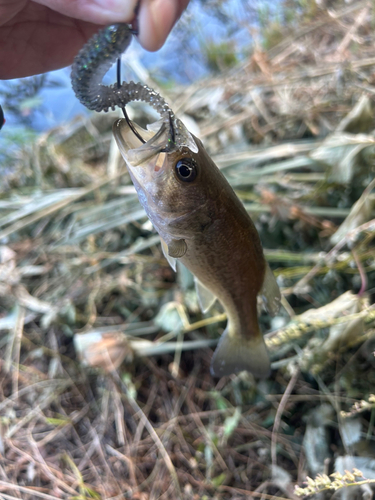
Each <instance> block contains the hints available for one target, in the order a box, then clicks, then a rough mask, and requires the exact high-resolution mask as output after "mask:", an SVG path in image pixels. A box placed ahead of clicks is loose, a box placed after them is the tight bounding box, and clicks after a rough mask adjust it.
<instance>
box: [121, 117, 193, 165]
mask: <svg viewBox="0 0 375 500" xmlns="http://www.w3.org/2000/svg"><path fill="white" fill-rule="evenodd" d="M113 135H114V137H115V139H116V142H117V146H118V148H119V150H120V152H121V154H122V156H123V158H124V160H125V161H126V163H127V164H128V166H129V167H138V166H140V165H143V164H146V163H147V162H148V161H149V160H150V159H151V158H153V157H156V156H158V155H160V154H161V153H165V154H166V155H167V154H169V153H174V152H176V151H179V150H181V149H182V148H183V147H187V148H189V149H190V151H191V152H192V153H197V152H198V146H197V144H196V142H195V139H194V137H193V136H192V135H191V134H190V132H189V131H188V130H187V128H186V127H185V125H184V124H183V123H182V122H181V120H179V119H177V118H175V117H172V115H171V114H170V113H168V114H167V115H164V116H163V117H162V118H161V119H160V120H158V121H156V122H154V123H151V124H149V125H148V126H147V130H146V129H143V128H142V127H140V126H139V125H137V124H136V123H135V122H133V121H131V120H129V119H119V120H117V121H116V122H115V123H114V124H113ZM161 156H163V157H164V156H165V155H161ZM157 163H160V161H158V162H157Z"/></svg>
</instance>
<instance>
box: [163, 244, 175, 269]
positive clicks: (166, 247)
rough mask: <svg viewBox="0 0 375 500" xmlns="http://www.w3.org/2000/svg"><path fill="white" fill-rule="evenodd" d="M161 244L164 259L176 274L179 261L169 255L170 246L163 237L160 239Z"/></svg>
mask: <svg viewBox="0 0 375 500" xmlns="http://www.w3.org/2000/svg"><path fill="white" fill-rule="evenodd" d="M160 242H161V249H162V250H163V254H164V257H165V258H166V259H167V261H168V263H169V265H170V266H171V268H172V269H173V271H174V272H176V266H177V261H176V259H175V258H174V257H171V256H170V255H169V253H168V245H167V244H166V242H165V241H164V240H163V238H162V237H160Z"/></svg>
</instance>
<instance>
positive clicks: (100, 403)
mask: <svg viewBox="0 0 375 500" xmlns="http://www.w3.org/2000/svg"><path fill="white" fill-rule="evenodd" d="M309 5H311V4H310V3H309ZM315 8H316V12H315V11H314V12H313V14H311V15H310V14H309V15H305V17H304V16H303V15H302V11H303V9H301V17H298V16H299V14H298V10H297V9H296V12H297V14H296V17H297V21H298V22H297V21H296V19H295V18H293V19H289V17H288V18H285V19H282V20H281V21H280V30H282V33H283V37H282V38H281V41H279V42H275V43H276V44H275V43H272V44H270V45H269V47H270V48H269V49H268V50H266V49H265V48H264V46H262V45H261V44H258V45H255V46H254V48H253V51H252V54H251V56H248V57H246V58H243V59H241V58H240V57H238V58H237V60H241V62H237V63H236V65H235V66H234V67H231V65H230V64H229V65H226V64H224V66H223V67H221V66H220V72H218V73H216V74H215V75H214V76H210V77H207V78H206V79H205V80H203V81H200V82H196V83H194V84H192V85H189V86H187V87H185V88H176V87H175V88H174V89H172V88H170V89H168V91H162V92H163V95H165V97H166V98H167V99H168V101H169V102H170V103H171V107H172V109H174V110H175V111H176V112H177V113H178V114H179V116H181V117H182V118H185V119H186V124H187V126H188V128H189V129H191V130H192V131H193V132H194V133H195V134H196V135H199V136H200V137H201V138H202V140H203V141H204V143H205V145H206V147H207V149H208V150H209V151H210V153H211V154H212V156H213V158H214V159H215V161H216V163H217V164H218V166H219V167H220V168H221V169H222V171H223V173H224V174H225V175H226V176H227V178H228V179H229V181H230V183H231V184H232V186H233V188H234V189H235V190H236V192H237V193H238V196H239V197H240V199H241V200H242V201H243V203H244V204H245V207H246V209H247V210H248V211H249V213H250V214H251V216H252V218H253V220H254V221H255V223H256V226H257V228H258V231H259V233H260V235H261V239H262V242H263V246H264V252H265V255H266V258H267V259H268V261H269V262H270V265H271V267H272V268H273V270H274V273H275V275H276V276H277V280H278V282H279V285H280V288H281V290H282V293H283V297H284V299H285V301H284V307H283V308H282V310H281V311H280V314H279V315H278V316H277V317H276V318H273V319H270V318H269V317H268V316H266V315H265V314H262V315H261V317H260V323H261V326H262V330H263V331H264V332H265V338H266V343H267V346H268V350H269V352H270V355H271V360H272V368H273V371H272V375H271V376H270V378H269V379H267V380H262V381H256V380H254V378H253V377H252V376H251V375H250V374H248V373H241V374H240V375H239V376H231V377H226V378H222V379H220V380H216V379H213V378H212V377H211V375H210V371H209V364H210V359H211V355H212V349H213V348H214V346H215V344H216V343H217V340H218V338H219V336H220V333H221V332H222V330H223V327H224V326H225V314H224V313H223V311H222V309H221V307H220V305H219V304H215V306H214V307H213V308H212V309H211V310H210V311H209V313H208V314H206V315H202V314H201V312H200V311H199V307H198V303H197V298H196V294H195V290H194V287H193V280H192V277H191V275H190V274H189V273H188V272H187V271H186V270H185V269H183V268H180V267H179V268H178V273H177V274H175V273H174V272H173V271H172V270H171V269H170V268H169V266H168V264H167V262H166V261H165V260H164V258H163V256H162V252H161V249H160V245H159V238H158V236H157V235H156V234H155V233H154V232H153V230H152V227H151V226H150V224H149V222H148V221H147V219H146V217H145V214H144V212H143V210H142V209H141V208H140V205H139V203H138V200H137V197H136V194H135V191H134V188H133V187H132V185H131V183H130V179H129V176H128V174H127V172H126V168H125V165H124V164H123V162H122V159H121V158H120V154H119V152H118V150H117V147H116V145H115V143H114V140H113V138H112V133H111V125H112V123H113V121H114V119H115V117H116V116H117V114H116V113H109V114H100V115H92V116H91V117H90V118H89V119H87V118H82V119H76V120H75V121H73V122H72V123H68V124H64V125H63V126H61V127H59V128H56V129H54V130H51V131H48V132H46V133H44V134H41V135H38V136H31V137H28V138H27V140H25V138H24V137H21V138H20V140H17V137H16V136H13V142H12V144H11V142H8V143H7V148H8V145H9V144H11V145H12V148H13V149H9V148H8V149H7V150H6V149H4V152H3V154H4V156H3V159H4V163H2V165H3V166H5V168H3V170H2V173H1V176H2V177H1V186H0V189H1V193H0V211H1V214H0V497H4V499H7V500H8V499H15V498H22V499H24V500H35V499H44V500H55V499H67V500H68V499H69V500H72V499H79V500H83V499H90V498H94V499H103V500H104V499H106V500H109V499H111V500H115V499H123V498H131V499H135V500H136V499H138V500H146V499H159V498H160V499H173V500H174V499H186V500H188V499H189V500H192V499H193V500H214V499H215V500H227V499H228V500H229V499H232V500H240V499H249V498H261V497H263V498H265V499H271V498H274V499H279V498H290V499H295V498H296V495H298V496H306V495H312V494H316V493H318V494H319V495H321V497H325V496H327V498H328V496H331V495H332V492H334V491H336V490H338V492H339V493H340V492H343V491H345V494H346V495H347V496H351V497H352V496H355V495H358V494H361V495H367V496H366V498H370V497H371V495H372V491H371V487H372V485H373V482H374V480H375V461H374V446H373V433H374V418H375V403H374V386H375V371H374V355H373V351H374V332H375V328H374V327H375V307H374V290H375V251H374V243H373V239H374V236H375V220H374V192H373V191H374V186H375V181H374V152H375V150H374V144H375V139H374V106H373V98H374V88H375V87H374V82H375V80H374V70H373V67H374V66H373V65H374V63H375V35H374V34H373V29H372V22H373V16H374V12H373V7H372V5H371V4H369V3H368V2H365V1H357V2H355V3H353V4H348V5H347V4H346V3H343V2H342V3H341V2H339V3H337V4H336V3H333V4H331V3H330V5H329V6H327V7H325V6H324V4H322V5H320V4H317V6H315ZM305 12H306V11H305ZM288 20H289V21H288ZM288 22H290V24H289V25H288ZM215 61H218V59H215ZM149 79H150V85H151V84H152V82H151V79H152V75H149ZM133 111H134V114H135V118H134V119H135V121H137V122H142V123H143V122H144V121H145V120H147V116H145V115H144V114H142V115H141V111H142V110H140V108H139V107H138V108H134V109H133ZM6 128H7V127H6V126H5V127H4V128H3V130H2V131H1V134H2V135H1V137H2V139H3V138H4V137H6V134H7V133H8V132H7V130H6ZM8 139H9V135H8ZM223 265H225V263H223Z"/></svg>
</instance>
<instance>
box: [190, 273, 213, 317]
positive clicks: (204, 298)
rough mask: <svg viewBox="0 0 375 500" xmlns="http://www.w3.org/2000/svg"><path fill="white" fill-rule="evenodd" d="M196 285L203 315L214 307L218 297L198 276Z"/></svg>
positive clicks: (195, 280)
mask: <svg viewBox="0 0 375 500" xmlns="http://www.w3.org/2000/svg"><path fill="white" fill-rule="evenodd" d="M194 283H195V290H196V292H197V297H198V304H199V307H200V308H201V311H202V312H203V313H206V312H207V311H208V310H209V309H210V308H211V307H212V306H213V305H214V303H215V301H216V299H217V297H216V295H214V294H213V293H212V292H211V290H209V289H208V288H207V287H205V286H204V284H203V283H201V282H200V281H199V279H198V278H197V277H196V276H194Z"/></svg>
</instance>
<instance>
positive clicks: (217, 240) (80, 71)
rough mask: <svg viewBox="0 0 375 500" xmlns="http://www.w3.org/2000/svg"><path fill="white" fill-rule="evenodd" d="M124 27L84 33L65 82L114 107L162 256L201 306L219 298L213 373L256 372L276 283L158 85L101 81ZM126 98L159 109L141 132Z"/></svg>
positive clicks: (245, 219) (244, 220) (276, 299)
mask: <svg viewBox="0 0 375 500" xmlns="http://www.w3.org/2000/svg"><path fill="white" fill-rule="evenodd" d="M132 34H133V32H132V30H131V28H130V27H129V26H127V25H123V24H119V25H113V26H108V27H107V28H104V29H103V30H101V31H100V32H99V33H98V34H96V35H95V36H94V37H93V38H92V39H91V40H89V42H88V43H87V44H86V45H85V46H84V47H83V48H82V50H81V51H80V53H79V54H78V56H77V57H76V59H75V62H74V64H73V66H72V85H73V88H74V90H75V92H76V95H77V97H78V98H79V100H80V101H81V102H82V103H83V104H84V105H85V106H86V107H88V108H89V109H92V110H96V111H102V110H104V111H107V110H108V109H109V108H114V107H115V106H119V107H121V108H122V109H123V112H124V116H125V119H122V120H118V121H116V122H115V124H114V126H113V133H114V136H115V139H116V142H117V144H118V147H119V149H120V151H121V154H122V156H123V158H124V160H125V162H126V165H127V168H128V170H129V173H130V176H131V178H132V181H133V183H134V186H135V188H136V190H137V193H138V197H139V201H140V202H141V204H142V206H143V207H144V209H145V210H146V213H147V215H148V217H149V218H150V220H151V222H152V223H153V225H154V227H155V229H156V230H157V232H158V233H159V235H160V237H161V240H162V248H163V252H164V255H165V256H166V258H167V259H168V261H169V263H170V264H171V266H172V267H173V269H175V270H176V260H177V259H178V260H179V261H180V262H181V263H182V264H184V265H185V266H186V267H187V268H188V269H189V270H190V271H191V272H192V273H193V274H194V276H195V278H196V288H197V293H198V299H199V302H200V305H201V308H202V310H203V311H204V312H205V311H207V310H208V309H209V308H210V306H211V305H212V304H213V302H214V301H215V300H216V298H218V299H219V301H220V302H221V303H222V305H223V307H224V309H225V311H226V313H227V317H228V324H227V327H226V329H225V331H224V333H223V334H222V336H221V339H220V342H219V345H218V347H217V349H216V351H215V353H214V356H213V359H212V364H211V372H212V374H213V375H215V376H223V375H229V374H231V373H238V372H240V371H242V370H248V371H250V372H252V373H253V374H254V375H256V376H259V377H265V376H267V375H268V374H269V371H270V362H269V357H268V354H267V350H266V346H265V343H264V340H263V336H262V334H261V332H260V329H259V325H258V316H257V297H258V295H262V296H263V299H264V304H265V305H266V307H267V309H268V311H269V312H270V313H271V314H275V313H276V312H277V310H278V309H279V305H280V291H279V288H278V286H277V284H276V281H275V278H274V276H273V274H272V271H271V270H270V268H269V266H268V264H267V263H266V261H265V259H264V256H263V250H262V246H261V242H260V239H259V235H258V232H257V230H256V228H255V226H254V224H253V222H252V220H251V219H250V217H249V215H248V214H247V212H246V210H245V208H244V207H243V205H242V203H241V202H240V200H239V199H238V198H237V196H236V194H235V193H234V191H233V190H232V188H231V187H230V185H229V183H228V182H227V180H226V179H225V177H224V176H223V174H222V173H221V172H220V170H219V169H218V168H217V167H216V165H215V164H214V162H213V161H212V160H211V158H210V156H209V155H208V154H207V152H206V150H205V149H204V146H203V144H202V142H201V141H200V140H199V139H198V138H196V137H195V136H193V135H192V134H190V132H189V131H188V130H187V129H186V127H185V126H184V125H183V123H182V122H181V121H180V120H179V119H178V118H177V117H176V116H175V115H174V113H173V111H172V110H171V109H170V108H169V106H168V105H167V104H166V102H165V101H164V99H163V98H162V97H161V96H160V95H159V94H158V93H157V92H155V91H154V90H153V89H151V88H149V87H147V86H145V85H142V84H140V83H134V82H130V83H127V82H123V83H120V80H119V78H118V81H117V85H111V86H105V85H102V84H101V80H102V77H103V75H104V74H105V72H106V71H107V70H108V68H109V67H110V65H111V64H113V63H114V62H115V61H116V59H117V58H118V57H119V56H120V54H121V53H122V52H123V51H125V50H126V48H127V47H128V45H129V44H130V40H131V37H132ZM134 100H141V101H144V102H146V103H148V104H150V105H151V106H153V107H154V108H155V109H156V110H157V111H158V112H159V114H160V115H161V117H162V118H161V120H160V121H159V122H157V123H156V124H153V125H152V126H151V127H150V130H143V129H142V128H140V127H138V126H137V125H136V124H135V123H133V122H131V121H130V120H129V118H128V117H127V114H126V112H125V105H126V104H127V103H129V102H131V101H134Z"/></svg>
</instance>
